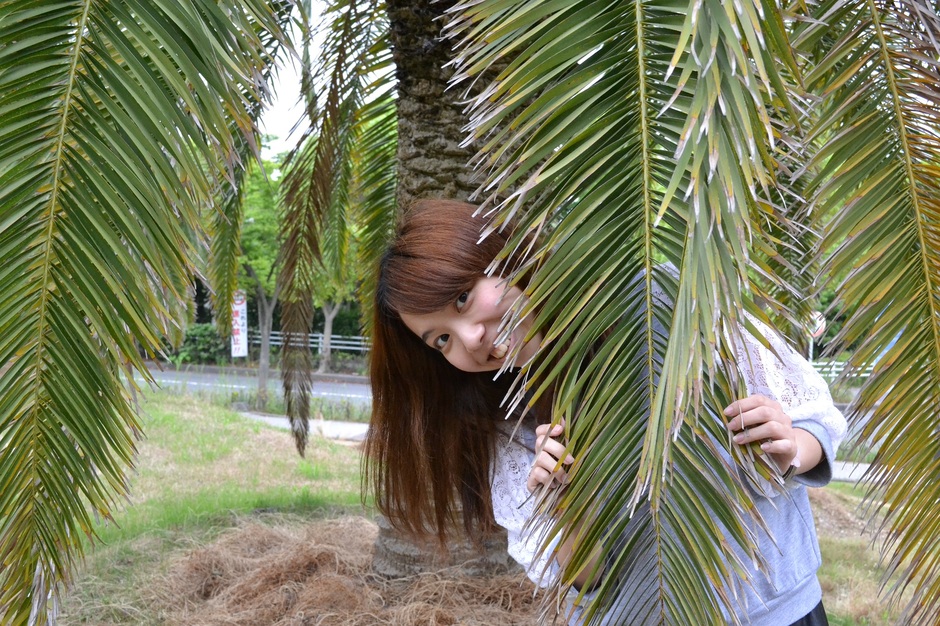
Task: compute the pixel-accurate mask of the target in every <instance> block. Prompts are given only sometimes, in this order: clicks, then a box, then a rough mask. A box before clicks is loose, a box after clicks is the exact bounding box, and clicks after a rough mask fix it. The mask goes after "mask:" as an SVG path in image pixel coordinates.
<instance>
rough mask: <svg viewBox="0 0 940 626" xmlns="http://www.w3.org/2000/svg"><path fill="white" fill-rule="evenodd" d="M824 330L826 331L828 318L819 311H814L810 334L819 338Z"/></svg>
mask: <svg viewBox="0 0 940 626" xmlns="http://www.w3.org/2000/svg"><path fill="white" fill-rule="evenodd" d="M824 332H826V318H825V317H823V314H822V313H820V312H819V311H813V316H812V318H810V325H809V336H810V337H812V338H813V339H819V338H820V337H822V334H823V333H824Z"/></svg>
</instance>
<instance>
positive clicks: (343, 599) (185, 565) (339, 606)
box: [155, 517, 538, 626]
mask: <svg viewBox="0 0 940 626" xmlns="http://www.w3.org/2000/svg"><path fill="white" fill-rule="evenodd" d="M376 532H377V530H376V527H375V525H374V524H373V523H372V522H370V521H368V520H365V519H363V518H355V517H349V518H342V519H334V520H326V521H323V522H319V523H315V524H311V525H308V526H306V527H303V528H297V527H270V526H262V525H259V524H256V523H247V524H245V525H243V526H241V527H239V528H236V529H234V530H232V531H231V532H229V533H227V534H226V535H225V536H223V537H222V538H221V539H220V540H218V541H217V542H215V543H214V544H212V545H210V546H208V547H203V548H199V549H197V550H194V551H192V552H190V553H189V554H187V555H185V556H184V557H183V558H182V559H180V560H179V561H178V562H177V563H176V564H174V566H173V567H172V568H171V570H170V572H169V576H168V577H167V579H166V580H165V582H164V584H162V585H160V586H159V588H158V589H155V592H156V594H157V596H158V598H155V601H156V602H158V603H160V604H162V605H163V606H166V607H174V608H173V609H172V612H171V613H169V614H168V615H166V617H168V618H169V620H170V622H171V623H176V624H192V625H204V626H210V625H219V626H221V625H222V624H225V625H232V626H234V625H245V626H249V625H251V626H256V625H259V624H271V625H277V626H288V625H290V626H300V625H311V626H312V625H320V624H323V625H327V624H329V625H340V624H342V625H349V626H353V625H356V626H358V625H367V624H368V625H371V624H390V625H401V626H405V625H409V626H410V625H412V624H442V625H443V624H487V625H490V624H492V625H498V624H533V623H535V616H536V612H537V609H538V600H537V599H536V598H535V597H534V596H533V594H534V587H533V585H532V584H531V583H530V582H529V581H528V580H527V579H526V578H525V576H522V575H507V576H498V577H492V578H485V579H481V578H468V577H455V576H445V575H422V576H418V577H412V578H407V579H401V580H395V581H387V580H384V579H381V578H378V577H376V576H375V575H374V574H372V573H371V561H372V556H371V555H372V544H373V542H374V540H375V535H376Z"/></svg>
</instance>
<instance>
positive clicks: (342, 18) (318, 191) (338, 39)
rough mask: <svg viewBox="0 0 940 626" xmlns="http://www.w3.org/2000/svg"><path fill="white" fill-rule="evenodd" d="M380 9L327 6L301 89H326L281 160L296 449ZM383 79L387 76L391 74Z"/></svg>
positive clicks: (285, 363) (381, 26)
mask: <svg viewBox="0 0 940 626" xmlns="http://www.w3.org/2000/svg"><path fill="white" fill-rule="evenodd" d="M383 11H384V9H383V5H382V4H381V3H380V2H378V1H377V0H367V1H362V2H360V1H356V0H349V1H348V2H342V3H337V4H336V5H333V6H331V7H330V9H329V12H328V14H327V16H326V17H327V19H325V20H324V21H323V26H322V28H323V29H324V42H323V44H322V45H321V47H320V49H319V51H316V52H311V53H310V55H311V56H313V55H316V57H317V59H318V61H317V62H316V65H315V67H314V68H313V70H312V71H307V70H305V72H304V73H305V75H309V76H310V77H311V79H310V82H309V83H308V84H307V85H305V89H321V88H322V89H323V95H322V97H319V98H316V99H314V98H312V97H311V98H309V100H308V102H309V104H308V115H309V116H310V118H311V120H310V121H311V125H310V130H309V131H308V132H307V133H306V134H305V136H304V137H302V138H301V142H300V144H299V145H298V148H296V149H295V150H294V151H293V152H292V153H291V155H290V156H289V157H288V160H287V163H286V164H285V167H286V169H287V173H286V175H285V178H284V186H283V189H284V202H285V214H284V219H283V222H282V224H283V226H282V233H283V235H282V237H283V241H284V245H283V247H282V249H281V257H280V262H281V264H282V265H281V273H280V276H279V283H280V285H281V290H282V294H283V300H282V302H283V304H282V315H281V329H282V331H283V332H284V333H285V335H286V340H285V345H284V349H283V351H282V353H281V355H282V356H281V359H282V361H281V374H282V378H283V385H284V395H285V399H286V404H287V414H288V417H289V418H290V421H291V428H292V431H293V433H294V439H295V442H296V444H297V449H298V451H300V453H301V454H303V451H304V448H305V447H306V443H307V429H308V420H309V413H310V385H311V379H310V373H311V371H312V356H311V354H310V349H309V347H308V345H307V340H306V337H307V333H309V332H310V326H311V323H312V320H313V295H314V292H315V285H314V284H313V282H314V280H313V279H314V275H315V269H316V268H317V267H319V266H326V267H327V268H328V269H329V270H330V271H337V272H338V271H340V269H341V268H340V265H341V264H342V263H345V259H346V244H345V243H344V242H348V238H349V237H348V235H349V232H350V227H349V223H348V219H347V210H348V208H349V207H348V205H349V203H350V188H351V184H352V181H353V180H354V178H355V176H354V174H353V169H352V168H353V163H352V151H353V149H354V146H355V143H356V140H357V138H358V136H359V134H360V131H361V128H362V124H363V121H362V118H361V115H360V111H361V110H362V108H363V106H364V104H365V103H366V102H367V101H368V100H367V98H368V97H369V96H370V95H372V93H371V92H370V86H374V85H375V84H376V82H375V81H376V77H375V76H370V75H369V72H370V71H371V70H372V69H373V68H374V67H375V57H376V55H377V54H381V52H379V53H377V52H376V48H375V47H376V45H377V44H378V43H379V42H385V41H387V39H386V33H387V30H388V25H387V21H386V20H385V19H384V18H383ZM379 47H380V48H381V46H379ZM307 58H310V57H309V56H308V57H307ZM384 78H385V79H386V80H388V75H385V76H384ZM305 82H306V81H305Z"/></svg>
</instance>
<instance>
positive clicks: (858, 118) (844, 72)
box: [797, 2, 940, 624]
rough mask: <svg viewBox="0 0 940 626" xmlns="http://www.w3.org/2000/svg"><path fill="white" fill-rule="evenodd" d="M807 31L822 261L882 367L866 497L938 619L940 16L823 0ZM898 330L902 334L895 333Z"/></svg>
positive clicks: (872, 397)
mask: <svg viewBox="0 0 940 626" xmlns="http://www.w3.org/2000/svg"><path fill="white" fill-rule="evenodd" d="M815 11H816V15H817V16H823V15H824V16H825V17H826V20H827V25H826V26H825V27H823V26H822V25H820V26H809V27H806V28H805V29H804V30H802V31H801V33H800V38H799V39H798V40H797V41H798V44H799V45H800V46H801V47H802V48H803V49H805V50H806V51H807V53H808V55H810V59H811V60H812V62H813V65H812V69H811V70H810V71H808V72H807V74H806V80H807V84H808V86H809V87H810V88H811V89H812V90H813V91H814V92H816V93H819V94H821V95H823V96H824V97H825V99H824V100H822V102H821V103H820V107H819V111H818V121H817V123H816V127H815V129H814V135H813V139H816V140H817V142H818V145H819V149H818V153H817V155H816V156H815V161H814V162H815V164H816V167H817V168H818V172H819V175H818V179H817V181H816V182H815V184H814V185H813V189H812V191H813V192H814V194H815V198H814V200H815V202H816V203H818V205H819V207H818V215H819V218H818V219H820V221H823V220H825V219H826V218H828V217H829V216H830V215H831V216H832V217H831V219H829V221H828V222H826V223H825V227H826V231H827V232H826V239H825V241H824V242H823V246H824V247H823V250H829V249H832V250H834V251H833V252H832V254H831V255H830V256H828V257H827V258H825V259H824V261H825V264H826V265H825V270H826V271H827V272H829V273H830V274H832V275H845V276H846V279H845V281H844V282H843V284H842V285H841V286H840V289H839V291H838V303H837V305H841V306H844V305H845V304H849V303H851V304H855V305H857V307H858V308H857V312H856V313H855V314H854V315H852V316H851V317H850V318H849V319H848V320H847V321H846V324H845V326H844V327H843V329H842V332H841V333H840V334H839V336H838V337H837V341H838V343H839V344H840V345H841V346H856V347H855V349H854V351H853V352H852V357H851V359H850V360H849V370H850V373H851V372H854V371H858V370H861V369H864V368H867V367H868V366H872V365H873V366H874V372H873V373H872V375H871V376H870V377H869V378H868V379H867V381H866V382H865V384H864V385H863V387H862V390H861V394H860V396H859V398H858V399H857V401H856V403H855V405H854V406H853V417H854V418H855V419H856V420H858V419H860V418H861V417H863V416H864V415H865V414H867V413H871V416H870V419H869V420H868V422H867V425H866V426H865V428H864V429H863V435H864V436H865V437H871V438H872V440H873V441H874V442H876V443H877V444H880V450H879V453H878V456H877V458H876V461H875V464H874V466H873V468H872V470H871V472H870V473H869V477H870V478H872V479H873V483H872V488H871V492H870V494H869V497H870V499H871V500H873V501H874V502H875V503H876V506H875V508H876V509H880V510H881V511H882V512H883V513H884V514H885V520H884V529H885V530H886V531H887V532H886V533H885V535H884V536H885V541H884V552H885V558H886V560H887V564H888V571H887V576H894V575H898V578H897V581H898V582H897V584H896V586H895V587H894V592H895V598H899V597H900V593H901V592H902V591H903V590H905V589H909V590H912V594H911V596H910V601H909V603H908V604H907V607H906V608H907V614H906V615H905V617H904V623H909V624H928V623H935V622H936V616H937V615H938V614H940V570H938V569H937V566H936V564H937V556H938V552H937V550H938V547H937V544H936V541H935V532H934V528H933V522H932V521H931V520H933V519H935V518H936V511H937V506H936V502H937V501H938V498H940V491H938V488H937V481H936V480H935V478H936V461H935V459H936V458H937V456H938V455H940V447H938V443H937V438H936V437H935V432H936V429H937V427H938V426H940V424H938V421H937V415H940V257H938V253H937V251H938V249H940V248H938V246H937V244H938V241H940V239H938V237H940V229H938V224H940V191H938V186H937V180H938V173H940V170H938V163H940V132H938V129H940V113H938V111H940V87H938V85H940V82H938V76H940V49H938V44H937V42H938V41H940V23H938V20H937V14H936V6H935V5H934V4H933V3H923V2H898V3H893V2H892V3H855V4H849V5H845V4H841V3H823V4H821V5H819V6H818V7H817V8H816V9H815ZM833 33H837V34H841V36H838V37H837V36H836V35H833ZM892 342H893V345H892Z"/></svg>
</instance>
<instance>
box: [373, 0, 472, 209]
mask: <svg viewBox="0 0 940 626" xmlns="http://www.w3.org/2000/svg"><path fill="white" fill-rule="evenodd" d="M453 4H454V3H453V2H450V1H448V2H432V1H431V0H389V1H388V3H387V6H388V16H389V21H390V22H391V41H392V54H393V55H394V58H395V66H396V68H397V70H398V73H397V76H398V192H397V195H398V206H399V207H400V208H402V207H407V206H408V205H409V204H410V203H411V202H413V201H414V200H417V199H418V198H422V197H427V196H438V197H443V198H452V199H456V200H466V199H467V198H468V197H469V195H470V194H471V193H473V191H474V190H475V189H476V184H475V183H474V181H473V172H472V170H471V169H470V168H469V167H467V163H468V162H469V160H470V158H471V157H472V156H473V154H474V152H475V150H474V149H473V148H472V147H461V146H460V143H461V141H462V140H463V138H464V134H463V132H462V131H461V128H462V127H463V126H464V125H465V124H466V123H467V118H466V117H465V116H464V114H463V107H462V106H461V105H460V103H459V101H458V100H459V92H458V91H457V90H454V89H451V90H449V91H448V90H446V87H447V80H448V79H449V78H450V77H451V75H453V69H451V68H449V67H445V65H446V64H447V62H448V61H450V59H451V48H450V43H449V40H444V39H441V24H442V21H441V17H442V16H443V15H444V11H445V10H447V9H448V8H450V7H451V6H452V5H453Z"/></svg>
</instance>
